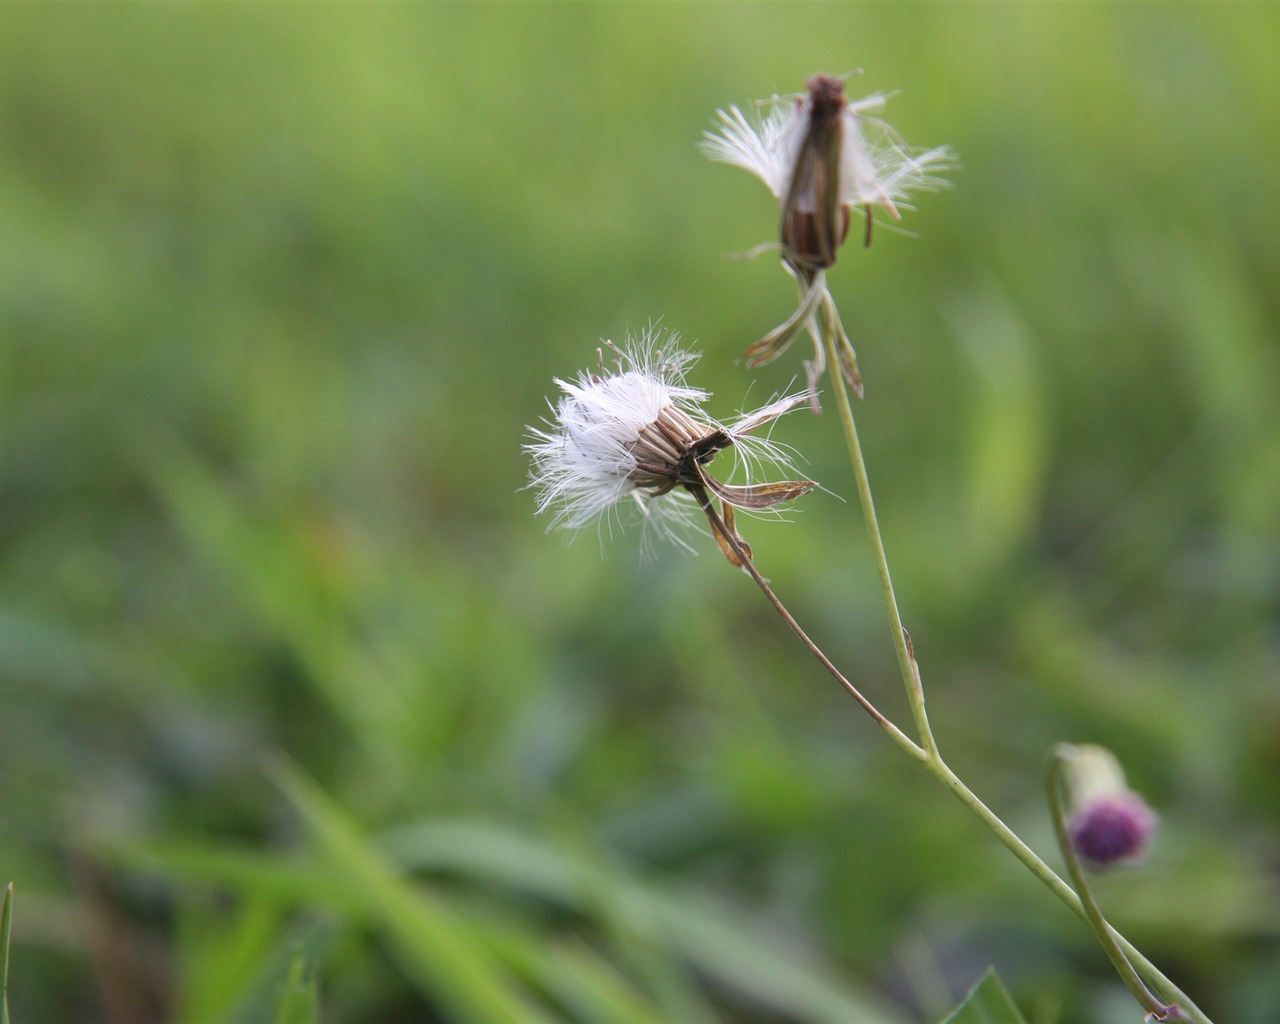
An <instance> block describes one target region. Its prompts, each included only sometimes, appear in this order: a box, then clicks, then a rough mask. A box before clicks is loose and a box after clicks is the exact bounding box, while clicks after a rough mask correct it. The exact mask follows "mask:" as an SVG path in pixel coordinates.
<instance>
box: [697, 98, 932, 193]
mask: <svg viewBox="0 0 1280 1024" xmlns="http://www.w3.org/2000/svg"><path fill="white" fill-rule="evenodd" d="M762 102H764V103H769V104H770V105H771V107H772V109H771V110H770V111H769V113H768V114H766V115H765V116H764V117H763V118H759V119H756V120H754V121H753V120H752V119H749V118H748V117H746V115H744V114H743V113H742V111H741V110H739V109H738V108H737V107H734V106H731V107H729V108H728V109H727V110H720V111H717V115H718V117H719V119H720V125H719V129H718V131H716V132H706V133H704V138H703V140H702V142H701V143H700V148H701V150H702V152H703V153H704V154H706V155H707V156H708V157H709V158H710V159H712V160H717V161H719V162H721V163H727V164H733V165H735V166H737V167H742V168H744V169H745V170H748V171H750V172H751V173H752V174H754V175H755V176H756V177H757V178H759V179H760V180H761V181H763V182H764V183H765V185H766V186H768V188H769V191H770V192H772V193H773V195H774V197H775V198H776V199H778V200H779V201H780V202H781V201H782V200H784V199H785V198H786V197H787V195H788V194H789V193H790V191H791V179H792V176H793V174H794V173H795V169H796V161H797V158H798V156H799V154H800V149H801V146H802V145H803V143H804V140H805V136H806V135H807V133H808V131H809V113H810V111H809V103H810V100H809V97H808V96H801V97H798V98H796V99H794V100H793V101H791V102H788V101H786V100H783V99H782V98H780V97H777V96H775V97H773V99H772V100H771V101H762ZM884 104H885V97H884V96H883V95H882V94H880V93H874V94H872V95H870V96H867V97H864V98H863V99H860V100H857V101H856V102H853V103H846V104H845V106H844V109H843V111H842V112H841V118H842V128H843V131H842V133H841V135H842V139H841V152H840V185H839V190H840V191H839V195H840V201H841V202H842V203H843V204H845V205H847V206H865V205H867V204H872V205H876V206H880V207H883V208H884V209H885V210H887V211H888V212H889V213H890V214H891V215H892V216H893V217H895V218H897V217H898V208H899V207H907V206H908V204H907V200H908V199H909V197H910V195H911V194H912V193H913V192H919V191H935V190H937V189H938V188H940V187H942V186H944V185H945V184H946V182H945V181H943V180H942V179H941V178H939V177H938V176H937V175H938V173H939V172H941V171H945V170H946V169H947V168H948V167H949V166H950V165H951V159H952V154H951V150H950V149H949V148H948V147H946V146H939V147H936V148H934V149H928V150H921V149H913V148H911V147H908V146H907V145H905V144H904V143H903V141H902V140H901V139H900V138H899V137H898V135H897V133H896V132H894V130H893V129H892V128H891V127H889V125H888V124H886V123H885V122H884V121H881V120H880V119H879V118H876V117H871V116H868V112H869V111H873V110H878V109H879V108H881V107H883V106H884Z"/></svg>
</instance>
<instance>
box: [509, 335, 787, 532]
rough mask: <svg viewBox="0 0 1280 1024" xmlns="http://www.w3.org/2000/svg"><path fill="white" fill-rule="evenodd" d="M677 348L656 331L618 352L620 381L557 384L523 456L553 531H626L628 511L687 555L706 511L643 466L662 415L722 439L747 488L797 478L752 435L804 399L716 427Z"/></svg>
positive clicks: (608, 376)
mask: <svg viewBox="0 0 1280 1024" xmlns="http://www.w3.org/2000/svg"><path fill="white" fill-rule="evenodd" d="M677 341H678V337H677V336H676V335H674V334H671V335H668V336H665V337H663V336H661V335H659V334H658V333H657V332H656V331H655V330H652V329H651V330H650V331H648V332H647V333H646V334H645V335H644V336H643V337H642V338H640V339H638V340H633V339H628V342H627V345H626V346H625V347H623V348H622V349H617V350H615V352H616V354H617V356H618V365H617V368H616V371H615V372H613V373H608V372H606V371H604V370H603V369H601V370H599V371H597V372H594V373H593V372H584V373H582V374H580V375H579V376H578V377H577V378H576V379H575V380H572V381H566V380H556V384H557V386H558V387H559V388H560V390H561V392H562V395H561V397H560V399H559V400H558V401H557V402H555V403H553V404H552V406H551V409H552V416H551V417H550V418H549V419H548V420H547V421H546V422H545V423H544V425H543V426H540V427H531V428H530V430H529V441H528V442H527V443H526V444H525V446H524V448H525V450H526V451H527V452H528V453H529V455H530V458H531V462H532V465H531V469H530V483H529V485H530V487H532V488H534V489H535V490H536V491H537V494H538V512H539V513H540V514H541V513H550V514H551V515H552V521H551V527H557V526H560V527H564V528H566V529H570V530H577V529H580V528H582V527H584V526H587V525H588V524H590V523H591V522H592V521H594V520H597V519H600V520H601V523H602V528H603V526H604V525H605V524H612V523H613V522H615V521H620V515H619V514H620V511H621V509H623V508H625V507H626V506H628V505H631V506H632V507H634V508H636V509H638V510H639V512H640V513H641V517H642V520H643V522H644V524H645V526H646V528H648V529H650V530H654V531H656V532H658V533H661V534H664V535H666V536H668V537H669V538H670V539H672V540H674V541H675V542H676V543H678V544H680V545H681V546H684V547H686V548H687V547H688V545H687V544H686V543H685V542H684V541H683V540H681V538H680V536H679V534H680V533H681V532H682V528H683V527H684V526H685V525H686V524H688V522H689V520H690V519H691V518H692V517H694V516H696V515H697V514H698V512H699V509H698V508H697V506H696V504H695V503H694V501H693V500H692V499H691V498H690V496H689V495H688V493H686V491H685V490H684V488H683V487H681V486H676V480H675V478H674V477H672V478H670V479H669V480H668V479H664V478H663V477H662V476H661V475H660V474H654V473H653V472H652V471H650V470H646V469H645V468H644V467H643V466H642V464H641V461H640V458H645V457H651V458H653V457H655V456H653V454H652V453H653V447H652V441H651V440H649V438H651V436H652V435H651V432H646V428H650V427H651V426H652V425H654V424H655V423H656V422H657V421H658V419H659V416H660V415H663V418H664V420H665V419H669V418H670V410H676V418H677V419H680V420H681V422H684V423H686V424H687V429H689V430H691V431H693V432H694V433H700V436H701V437H707V436H710V435H712V434H715V433H716V432H722V433H723V434H724V435H725V436H727V437H728V438H729V439H731V444H732V446H733V448H734V450H735V451H736V452H737V453H738V456H739V458H738V469H739V470H740V471H741V474H742V475H743V476H745V477H746V478H748V480H749V478H750V477H751V476H753V475H754V473H753V470H754V469H757V468H761V467H763V466H770V467H779V466H786V467H787V468H788V469H790V468H791V467H790V465H789V460H788V459H787V458H786V456H785V455H784V453H783V452H782V450H781V449H780V448H779V447H778V446H777V445H775V444H774V443H773V442H771V441H769V440H768V439H767V438H765V437H749V436H747V435H748V434H750V433H751V432H752V431H755V430H758V429H761V428H763V427H765V426H767V425H768V424H771V423H772V422H773V420H775V419H777V418H778V417H779V416H781V415H783V414H784V413H785V412H787V411H789V410H790V409H792V408H794V407H795V406H796V405H798V404H800V403H802V402H803V401H804V396H803V395H793V396H788V397H786V398H782V399H778V400H777V401H775V402H773V403H771V404H769V405H768V406H765V407H764V408H763V409H759V410H756V411H754V412H751V413H748V414H746V415H744V416H742V417H741V418H739V419H738V420H736V421H735V422H733V423H731V424H729V425H722V424H720V423H717V422H716V421H715V420H713V419H711V418H710V417H709V416H708V415H707V414H706V413H705V412H704V411H703V408H702V406H703V404H704V403H705V402H706V400H707V399H708V398H709V397H710V395H709V393H708V392H706V391H703V390H702V389H700V388H695V387H690V386H689V385H688V384H687V383H686V382H685V374H686V372H687V370H688V368H689V367H690V366H692V365H693V363H694V362H695V361H696V359H697V357H696V356H695V355H693V354H691V353H689V352H687V351H684V350H682V349H680V348H678V347H676V342H677ZM664 410H668V413H667V414H664ZM686 418H687V419H686ZM642 433H643V434H645V439H643V440H642V436H641V435H642ZM638 453H639V456H640V458H638V457H637V454H638Z"/></svg>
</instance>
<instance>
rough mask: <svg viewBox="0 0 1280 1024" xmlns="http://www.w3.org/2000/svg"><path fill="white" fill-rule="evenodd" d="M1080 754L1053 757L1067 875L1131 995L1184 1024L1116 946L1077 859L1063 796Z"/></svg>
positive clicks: (1054, 805)
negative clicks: (1071, 767) (1070, 768)
mask: <svg viewBox="0 0 1280 1024" xmlns="http://www.w3.org/2000/svg"><path fill="white" fill-rule="evenodd" d="M1076 754H1077V748H1076V747H1074V746H1072V745H1071V744H1070V743H1059V744H1057V745H1056V746H1055V747H1054V748H1053V751H1052V753H1051V754H1050V756H1049V779H1048V792H1049V810H1050V812H1051V813H1052V815H1053V827H1054V831H1055V832H1057V834H1058V847H1059V849H1061V850H1062V859H1063V860H1064V861H1066V864H1067V873H1068V874H1069V875H1070V876H1071V882H1072V884H1073V885H1074V886H1075V889H1076V894H1077V895H1078V896H1079V897H1080V901H1081V903H1082V904H1083V906H1084V911H1085V916H1086V918H1087V919H1088V921H1089V924H1091V925H1092V926H1093V930H1094V932H1095V934H1097V936H1098V941H1099V942H1100V943H1102V950H1103V952H1104V953H1106V954H1107V959H1109V960H1110V961H1111V966H1112V967H1114V968H1115V969H1116V973H1117V974H1118V975H1120V980H1121V981H1123V982H1124V983H1125V985H1127V986H1128V988H1129V991H1130V992H1132V993H1133V997H1134V998H1135V999H1136V1000H1137V1001H1138V1003H1139V1004H1140V1005H1141V1006H1142V1008H1143V1009H1144V1010H1146V1011H1147V1012H1148V1013H1150V1014H1152V1016H1153V1017H1154V1018H1155V1019H1156V1020H1161V1021H1164V1020H1183V1019H1184V1017H1183V1015H1182V1012H1181V1008H1180V1007H1179V1006H1177V1005H1176V1004H1175V1005H1173V1006H1165V1005H1164V1004H1163V1003H1162V1002H1160V1000H1159V999H1157V998H1156V997H1155V996H1153V995H1152V994H1151V991H1150V989H1148V988H1147V986H1146V985H1144V984H1143V983H1142V979H1141V978H1139V977H1138V972H1137V971H1135V970H1134V969H1133V964H1131V963H1130V962H1129V958H1128V957H1126V956H1125V955H1124V952H1123V951H1122V950H1121V949H1120V946H1119V944H1118V943H1117V942H1116V940H1115V936H1114V935H1113V934H1112V931H1111V927H1110V925H1108V924H1107V919H1106V917H1104V916H1103V913H1102V908H1101V907H1099V906H1098V901H1097V900H1096V899H1094V896H1093V889H1092V888H1091V887H1090V885H1089V879H1088V878H1087V877H1086V875H1085V873H1084V869H1083V868H1082V867H1081V866H1080V858H1079V857H1077V856H1076V850H1075V846H1074V845H1073V844H1072V842H1071V835H1070V833H1069V832H1068V831H1067V812H1066V809H1065V808H1064V807H1063V796H1062V791H1063V788H1064V786H1065V784H1066V783H1065V779H1064V773H1065V771H1066V769H1067V765H1068V764H1069V763H1070V762H1071V761H1072V760H1073V759H1074V758H1075V757H1076Z"/></svg>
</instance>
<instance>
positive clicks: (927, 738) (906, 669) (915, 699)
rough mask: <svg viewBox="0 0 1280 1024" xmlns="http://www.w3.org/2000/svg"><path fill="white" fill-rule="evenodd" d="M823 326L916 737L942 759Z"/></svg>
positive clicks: (831, 342)
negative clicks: (931, 725)
mask: <svg viewBox="0 0 1280 1024" xmlns="http://www.w3.org/2000/svg"><path fill="white" fill-rule="evenodd" d="M823 326H824V328H826V329H824V330H823V332H822V333H823V338H824V340H825V342H826V346H827V365H828V366H829V367H831V374H830V376H831V380H832V382H833V383H834V385H835V392H836V406H837V408H838V409H839V411H840V425H841V426H842V427H843V428H844V438H845V442H846V443H847V445H848V447H849V458H850V461H851V462H852V463H853V475H854V477H855V478H856V479H857V483H858V501H859V503H860V504H861V505H862V517H863V519H864V520H865V522H866V524H867V534H868V536H869V537H870V538H871V548H872V551H873V553H874V555H875V559H876V571H877V573H878V574H879V576H880V590H881V592H882V593H883V595H884V604H885V610H886V611H887V612H888V613H889V624H890V626H891V627H892V632H893V641H894V650H895V651H896V652H897V655H898V670H899V671H900V672H901V673H902V681H903V685H904V686H905V687H906V690H907V700H908V701H909V702H910V704H911V716H912V718H914V719H915V723H916V734H917V735H918V736H919V738H920V743H921V744H922V745H923V746H924V749H925V750H926V751H927V752H928V754H929V756H930V757H931V758H934V759H938V744H937V742H936V741H935V740H934V738H933V730H932V729H931V728H929V714H928V712H927V711H926V710H925V703H924V687H923V686H922V685H921V683H920V674H919V672H918V671H917V670H916V667H915V658H914V657H913V655H912V651H911V646H910V642H909V641H908V639H907V631H906V630H905V629H904V628H903V625H902V615H901V614H900V613H899V611H898V599H897V597H896V595H895V594H894V592H893V578H892V577H891V576H890V574H889V557H888V555H887V554H886V553H885V549H884V539H883V538H882V537H881V535H880V524H879V522H878V521H877V519H876V505H875V502H874V501H873V500H872V497H871V481H870V480H869V479H868V477H867V463H866V460H865V459H863V457H862V444H861V442H860V441H859V440H858V427H857V425H856V424H855V423H854V421H853V408H852V406H851V405H850V404H849V392H848V390H847V389H846V388H845V384H844V377H843V376H841V374H840V365H841V364H840V352H839V350H838V349H837V348H836V332H835V330H834V329H833V326H834V325H832V324H831V323H830V320H829V318H824V325H823Z"/></svg>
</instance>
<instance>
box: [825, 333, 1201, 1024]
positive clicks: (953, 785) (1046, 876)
mask: <svg viewBox="0 0 1280 1024" xmlns="http://www.w3.org/2000/svg"><path fill="white" fill-rule="evenodd" d="M822 325H823V337H824V342H825V345H826V349H827V362H828V365H830V366H832V367H833V368H834V367H838V366H839V365H840V364H839V350H838V348H837V344H838V338H837V328H836V325H835V323H834V322H833V321H832V320H831V319H830V318H823V321H822ZM830 378H831V381H832V384H833V387H834V389H835V395H836V406H837V408H838V410H839V414H840V423H841V426H842V427H843V429H844V435H845V441H846V443H847V445H848V448H849V459H850V462H851V464H852V466H853V474H854V478H855V479H856V481H857V487H858V499H859V503H860V504H861V507H862V514H863V521H864V522H865V524H866V528H867V535H868V537H869V538H870V541H871V547H872V550H873V552H874V554H875V560H876V568H877V571H878V573H879V577H880V589H881V591H882V593H883V595H884V602H885V608H886V610H887V612H888V616H889V623H890V626H891V631H892V633H893V641H894V648H895V650H896V651H897V655H898V668H899V670H900V672H901V674H902V682H903V685H904V687H905V688H906V693H907V700H908V701H909V702H910V705H911V713H912V715H913V717H914V719H915V724H916V732H917V733H918V735H919V739H920V743H921V744H922V746H920V747H917V746H916V745H915V744H914V743H913V744H912V747H915V749H918V750H922V752H923V755H924V756H922V757H918V758H917V760H919V761H920V763H921V764H922V765H923V766H924V767H925V769H926V770H927V771H928V772H929V774H930V775H932V776H933V777H934V778H935V779H937V780H938V781H939V782H940V783H942V785H943V786H945V787H946V788H947V789H948V790H950V791H951V792H952V793H953V794H954V795H955V797H956V799H958V800H959V801H960V802H961V803H962V804H964V805H965V806H966V807H967V808H969V810H970V811H971V812H972V813H973V814H974V815H975V816H976V817H977V818H978V819H979V820H981V821H982V822H983V823H984V824H985V825H986V826H987V827H988V828H989V829H990V830H991V831H992V833H993V834H994V835H995V837H996V838H997V839H999V840H1000V842H1001V843H1003V844H1004V845H1005V847H1007V848H1008V849H1009V851H1010V852H1011V853H1012V854H1013V855H1014V856H1015V857H1016V858H1017V859H1018V860H1019V861H1021V862H1022V864H1023V865H1024V866H1025V867H1026V868H1027V869H1028V870H1029V871H1030V872H1031V873H1032V874H1033V875H1035V876H1036V878H1038V879H1039V880H1040V881H1041V882H1042V883H1043V884H1044V886H1045V887H1046V888H1047V889H1049V891H1050V892H1052V893H1053V894H1054V895H1055V896H1057V897H1058V899H1060V900H1061V901H1062V902H1063V903H1064V904H1066V906H1067V907H1068V908H1069V909H1070V910H1071V911H1072V912H1073V913H1074V914H1076V915H1077V916H1078V917H1080V918H1081V919H1082V920H1084V921H1085V922H1086V923H1091V924H1092V922H1091V921H1090V917H1089V912H1088V910H1087V908H1086V907H1085V904H1084V902H1083V901H1082V900H1081V899H1080V897H1079V896H1078V895H1077V894H1076V891H1075V890H1074V889H1072V888H1071V886H1069V885H1068V884H1067V883H1066V882H1064V881H1063V880H1062V878H1061V877H1059V876H1058V874H1057V873H1056V872H1055V871H1054V870H1053V869H1052V868H1050V867H1049V865H1048V864H1046V863H1045V862H1044V861H1043V860H1041V859H1040V857H1038V856H1037V855H1036V853H1035V851H1033V850H1032V849H1031V848H1030V847H1029V846H1027V844H1026V843H1024V842H1023V841H1022V840H1021V839H1020V838H1019V837H1018V835H1017V833H1015V832H1014V831H1013V830H1012V829H1011V828H1009V826H1008V825H1006V824H1005V823H1004V822H1003V821H1001V820H1000V818H999V817H998V816H997V815H996V814H995V812H994V811H992V810H991V809H990V808H989V807H988V806H987V805H986V804H985V803H983V802H982V800H981V799H979V797H978V796H977V794H975V793H974V792H973V790H971V789H970V788H969V787H968V786H966V785H965V784H964V782H963V781H962V780H961V779H960V777H959V776H958V775H956V773H955V772H953V771H952V770H951V768H950V767H948V765H947V764H946V762H945V761H944V760H943V759H942V754H941V752H940V751H939V750H938V744H937V741H936V740H935V739H934V735H933V730H932V728H931V727H930V725H929V716H928V713H927V711H926V709H925V699H924V685H923V683H922V681H921V678H920V668H919V665H918V664H917V662H916V658H915V652H914V650H913V649H912V645H911V641H910V639H909V637H908V634H907V632H906V630H905V629H904V628H903V625H902V615H901V613H900V612H899V610H898V599H897V596H896V595H895V594H894V590H893V579H892V577H891V575H890V573H889V559H888V556H887V554H886V553H885V547H884V538H883V537H882V536H881V534H880V524H879V522H878V520H877V519H876V510H875V502H874V501H873V500H872V496H871V483H870V480H869V478H868V476H867V465H866V460H865V458H864V457H863V454H862V444H861V442H860V441H859V439H858V428H857V425H856V424H855V423H854V419H853V408H852V406H851V405H850V402H849V394H848V391H847V389H846V387H845V383H844V380H843V378H842V377H841V375H840V373H839V372H838V371H837V370H835V369H833V371H832V373H831V375H830ZM900 745H901V744H900ZM1101 927H1103V928H1105V929H1106V934H1107V935H1109V936H1110V938H1111V939H1112V940H1113V941H1114V943H1115V945H1116V947H1117V948H1118V949H1120V950H1121V951H1123V954H1124V956H1125V957H1127V958H1128V962H1129V963H1131V964H1132V965H1133V966H1134V967H1135V968H1136V969H1137V970H1138V971H1139V972H1140V973H1141V974H1142V975H1143V976H1144V977H1145V978H1146V979H1147V981H1148V982H1149V983H1150V984H1151V986H1152V987H1153V988H1154V989H1155V990H1156V992H1157V993H1158V995H1159V997H1160V998H1161V999H1163V1000H1164V1001H1165V1002H1166V1003H1168V1004H1177V1006H1178V1009H1179V1010H1180V1012H1181V1014H1182V1016H1183V1018H1184V1019H1186V1020H1191V1021H1195V1022H1196V1024H1212V1022H1211V1021H1210V1020H1209V1018H1208V1017H1207V1016H1206V1015H1205V1014H1204V1012H1203V1011H1202V1010H1201V1009H1200V1008H1199V1007H1198V1006H1196V1004H1195V1003H1194V1002H1192V1001H1191V999H1190V998H1189V997H1188V996H1187V995H1186V993H1184V992H1183V991H1182V990H1181V989H1179V988H1178V986H1177V985H1175V984H1174V983H1173V982H1172V981H1170V980H1169V979H1168V978H1167V977H1165V975H1164V974H1163V973H1162V972H1161V971H1160V970H1159V969H1158V968H1157V967H1156V966H1155V965H1154V964H1153V963H1151V961H1150V960H1148V959H1147V958H1146V957H1145V956H1143V955H1142V953H1141V952H1140V951H1139V950H1138V949H1137V948H1136V947H1135V946H1134V945H1133V944H1132V943H1131V942H1129V940H1128V939H1126V938H1125V937H1124V936H1123V935H1121V934H1120V933H1119V932H1118V931H1116V930H1115V929H1114V928H1112V927H1111V926H1110V925H1109V924H1107V923H1106V922H1105V921H1103V922H1102V925H1101Z"/></svg>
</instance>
